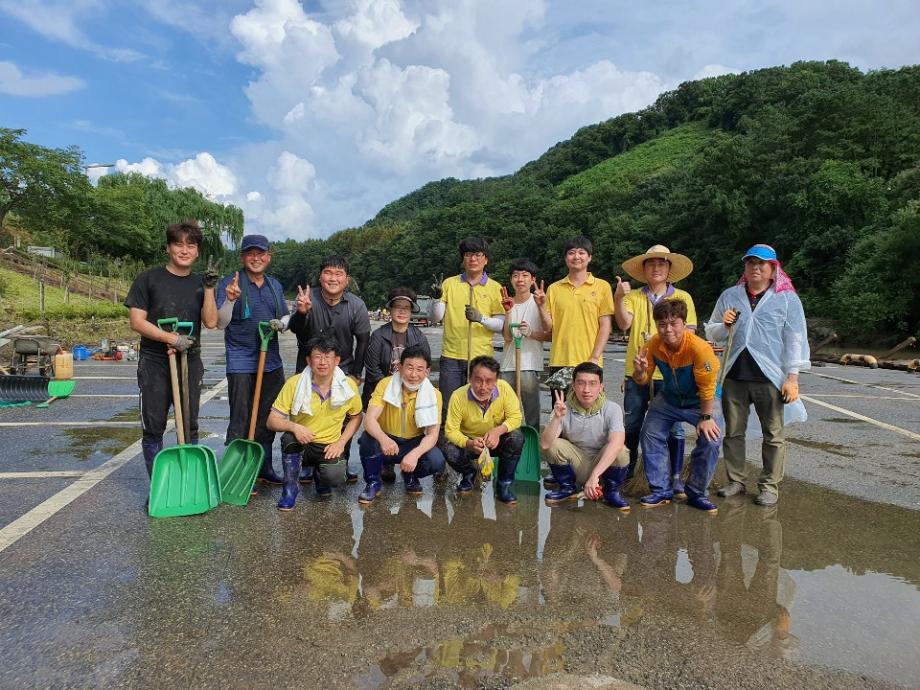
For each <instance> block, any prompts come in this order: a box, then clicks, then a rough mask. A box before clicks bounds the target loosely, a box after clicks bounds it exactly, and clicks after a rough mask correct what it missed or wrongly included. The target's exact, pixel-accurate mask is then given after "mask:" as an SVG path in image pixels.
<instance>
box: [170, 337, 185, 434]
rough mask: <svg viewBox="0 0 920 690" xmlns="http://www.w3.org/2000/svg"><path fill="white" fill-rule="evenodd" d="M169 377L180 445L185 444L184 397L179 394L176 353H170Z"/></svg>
mask: <svg viewBox="0 0 920 690" xmlns="http://www.w3.org/2000/svg"><path fill="white" fill-rule="evenodd" d="M169 377H170V379H171V382H172V396H173V412H175V414H176V439H177V440H178V441H179V445H180V446H184V445H185V426H184V425H183V423H182V399H181V396H180V395H179V372H178V371H177V368H176V355H175V353H173V354H171V355H169Z"/></svg>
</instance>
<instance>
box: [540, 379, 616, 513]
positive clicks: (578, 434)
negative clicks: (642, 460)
mask: <svg viewBox="0 0 920 690" xmlns="http://www.w3.org/2000/svg"><path fill="white" fill-rule="evenodd" d="M553 395H554V396H555V398H556V400H555V403H554V405H553V416H552V417H550V420H549V422H548V423H547V425H546V428H545V429H544V430H543V434H542V435H541V436H540V447H541V448H542V449H543V453H544V456H545V457H546V460H547V462H548V463H549V469H550V471H551V472H552V473H553V478H554V479H555V480H556V482H557V483H558V485H559V486H558V488H557V489H556V490H554V491H551V492H549V493H548V494H546V503H547V504H548V505H555V504H558V503H562V502H564V501H572V500H577V499H578V494H577V493H576V488H577V485H579V484H583V485H584V491H585V496H587V497H588V498H590V499H592V500H596V499H598V498H600V497H601V496H603V497H604V500H605V501H606V502H607V503H609V504H610V505H611V506H613V507H614V508H616V509H617V510H620V511H622V512H624V513H625V512H629V503H627V501H626V499H624V498H623V496H622V494H621V493H620V487H621V486H622V485H623V482H624V481H626V473H627V471H628V467H627V466H628V465H629V451H627V450H625V449H624V442H625V437H626V434H625V433H624V432H623V410H622V409H620V406H619V405H617V404H616V403H615V402H613V401H612V400H608V399H607V396H606V395H605V394H604V370H603V369H601V368H600V367H599V366H598V365H597V364H595V363H594V362H582V363H581V364H579V365H578V366H577V367H575V370H574V371H573V372H572V390H571V391H570V392H569V393H568V397H565V393H563V391H561V390H556V391H554V392H553ZM601 482H603V489H602V488H601Z"/></svg>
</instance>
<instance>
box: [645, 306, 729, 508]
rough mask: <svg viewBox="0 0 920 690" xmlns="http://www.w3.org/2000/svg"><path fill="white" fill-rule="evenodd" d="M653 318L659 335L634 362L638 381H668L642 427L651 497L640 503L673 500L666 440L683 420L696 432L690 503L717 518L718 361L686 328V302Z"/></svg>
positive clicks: (649, 505) (647, 504) (660, 309)
mask: <svg viewBox="0 0 920 690" xmlns="http://www.w3.org/2000/svg"><path fill="white" fill-rule="evenodd" d="M652 318H653V319H654V320H655V327H656V329H657V331H658V333H657V334H655V335H654V336H652V339H651V340H650V341H649V343H648V346H647V347H646V348H643V349H642V350H640V351H639V353H638V354H636V356H635V358H634V359H633V379H634V380H635V382H636V383H637V384H639V385H640V386H647V385H648V384H649V382H650V381H651V380H652V375H653V374H654V372H655V369H656V368H657V369H659V370H660V371H661V373H662V374H663V376H664V379H663V381H662V386H661V390H660V392H659V393H658V394H657V395H656V396H655V399H654V400H652V403H651V405H649V408H648V414H646V415H645V424H643V426H642V457H643V460H644V462H645V474H646V476H647V477H648V485H649V488H651V490H652V493H651V494H649V495H648V496H643V497H642V498H641V499H640V501H639V503H640V504H641V505H642V507H643V508H655V507H657V506H660V505H665V504H668V503H670V502H671V499H672V498H673V497H674V489H673V488H672V486H671V472H670V470H671V468H670V463H669V459H668V446H667V439H668V433H669V432H670V430H671V428H672V427H673V426H674V423H675V422H684V423H686V424H692V425H693V426H695V427H696V431H697V438H696V447H695V448H694V449H693V452H692V453H691V454H690V463H691V465H690V479H689V481H688V482H687V486H686V492H687V505H691V506H693V507H694V508H699V509H700V510H704V511H706V512H707V513H713V514H714V513H716V512H718V508H716V506H715V505H714V504H713V503H712V502H710V501H709V499H708V498H707V497H708V496H709V482H710V481H712V475H713V474H715V471H716V462H718V460H719V445H720V443H719V442H720V438H719V436H720V432H719V411H718V408H717V406H716V405H715V399H716V397H717V382H718V375H719V360H718V359H716V355H715V352H713V351H712V348H711V347H710V346H709V343H707V342H706V341H705V340H703V339H702V338H700V337H699V336H697V335H695V334H693V333H691V332H690V331H689V330H688V329H687V325H686V324H687V305H686V304H684V303H683V302H682V301H681V300H676V299H666V300H661V301H660V302H659V303H658V304H656V305H655V309H654V310H653V311H652Z"/></svg>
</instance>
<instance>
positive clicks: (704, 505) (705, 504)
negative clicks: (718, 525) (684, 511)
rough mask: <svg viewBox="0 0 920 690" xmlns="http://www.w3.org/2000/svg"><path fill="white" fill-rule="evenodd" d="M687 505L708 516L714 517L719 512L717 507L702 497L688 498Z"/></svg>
mask: <svg viewBox="0 0 920 690" xmlns="http://www.w3.org/2000/svg"><path fill="white" fill-rule="evenodd" d="M687 505H688V506H693V507H694V508H697V509H699V510H702V511H704V512H706V513H709V514H710V515H715V514H716V513H718V512H719V508H718V506H717V505H716V504H715V503H713V502H712V501H710V500H709V499H708V498H705V497H703V496H688V497H687Z"/></svg>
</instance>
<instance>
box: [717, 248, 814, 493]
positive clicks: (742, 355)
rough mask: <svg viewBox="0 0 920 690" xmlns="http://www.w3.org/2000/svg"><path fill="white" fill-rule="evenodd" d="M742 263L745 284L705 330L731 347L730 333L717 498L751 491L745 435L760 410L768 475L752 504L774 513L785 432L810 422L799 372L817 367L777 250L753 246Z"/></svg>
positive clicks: (722, 301)
mask: <svg viewBox="0 0 920 690" xmlns="http://www.w3.org/2000/svg"><path fill="white" fill-rule="evenodd" d="M743 260H744V273H743V275H742V276H741V279H740V280H739V281H738V283H737V285H735V286H734V287H731V288H729V289H728V290H726V291H725V292H723V293H722V294H721V296H720V297H719V300H718V301H717V302H716V306H715V309H713V311H712V316H711V317H710V319H709V323H708V324H706V335H707V336H708V337H709V338H710V340H714V341H725V340H726V339H728V337H729V333H730V332H732V336H731V347H730V348H729V350H728V352H726V355H725V360H724V361H725V368H726V370H727V374H726V376H725V382H724V384H723V386H722V409H723V413H724V415H725V440H724V442H723V448H724V453H725V466H726V469H727V471H728V479H729V483H728V484H727V485H725V486H724V487H722V488H721V489H719V491H718V494H719V495H720V496H735V495H736V494H742V493H744V492H745V491H746V487H745V484H744V480H745V431H746V430H747V420H748V413H749V411H750V407H751V405H754V411H755V412H756V413H757V417H758V419H760V426H761V428H762V429H763V446H762V449H761V455H762V459H763V471H762V472H761V473H760V478H759V479H758V481H757V485H758V488H759V490H760V493H759V494H758V496H757V497H756V498H755V499H754V502H755V503H756V504H758V505H761V506H771V505H775V504H776V502H777V500H778V497H779V488H778V487H779V482H780V481H781V480H782V478H783V465H784V463H785V457H786V442H785V437H784V434H783V426H784V425H785V424H790V423H792V422H798V421H805V420H806V419H807V415H806V413H805V406H804V405H803V404H802V401H801V400H799V372H800V371H801V370H802V369H808V368H809V367H810V366H811V362H810V352H809V348H808V332H807V329H806V326H805V312H804V310H803V309H802V302H801V301H800V300H799V296H798V295H797V294H796V292H795V287H794V286H793V285H792V280H790V278H789V276H788V275H786V273H785V272H784V271H783V269H782V266H781V265H780V263H779V260H778V258H777V256H776V251H775V250H774V249H773V247H771V246H769V245H766V244H755V245H754V246H753V247H751V248H750V249H749V250H748V251H747V252H746V253H745V255H744V259H743Z"/></svg>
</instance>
